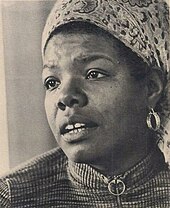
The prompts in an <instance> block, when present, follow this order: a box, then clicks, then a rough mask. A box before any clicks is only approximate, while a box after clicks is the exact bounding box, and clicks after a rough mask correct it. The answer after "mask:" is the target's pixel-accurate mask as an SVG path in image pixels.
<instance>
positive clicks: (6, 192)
mask: <svg viewBox="0 0 170 208" xmlns="http://www.w3.org/2000/svg"><path fill="white" fill-rule="evenodd" d="M9 207H10V187H9V183H8V179H6V180H0V208H9Z"/></svg>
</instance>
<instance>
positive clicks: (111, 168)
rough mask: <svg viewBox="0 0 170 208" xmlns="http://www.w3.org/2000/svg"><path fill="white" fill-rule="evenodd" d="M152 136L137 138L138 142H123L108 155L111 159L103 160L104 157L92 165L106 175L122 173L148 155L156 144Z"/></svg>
mask: <svg viewBox="0 0 170 208" xmlns="http://www.w3.org/2000/svg"><path fill="white" fill-rule="evenodd" d="M145 138H146V137H145ZM152 138H153V137H148V139H143V140H135V141H137V142H135V141H132V142H131V143H126V144H124V145H123V144H121V145H119V146H117V147H115V148H114V151H113V152H112V153H111V154H110V155H109V156H108V157H106V158H109V159H104V160H103V158H102V159H101V160H98V162H97V163H96V162H95V163H92V164H91V166H92V167H93V168H95V169H96V170H98V171H99V172H101V173H102V174H104V175H106V176H116V175H119V174H122V173H124V172H126V171H127V170H129V169H130V168H131V167H132V166H134V165H135V164H136V163H138V162H139V161H141V160H142V159H143V158H145V157H146V155H147V154H148V153H149V152H150V151H151V149H152V148H153V146H154V145H153V144H154V141H153V140H154V139H152ZM140 141H141V142H140Z"/></svg>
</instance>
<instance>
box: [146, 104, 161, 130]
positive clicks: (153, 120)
mask: <svg viewBox="0 0 170 208" xmlns="http://www.w3.org/2000/svg"><path fill="white" fill-rule="evenodd" d="M146 123H147V126H148V128H149V129H151V130H153V131H157V130H158V129H160V126H161V120H160V117H159V115H158V114H157V113H156V112H155V111H154V110H153V108H151V110H150V112H149V114H148V116H147V118H146Z"/></svg>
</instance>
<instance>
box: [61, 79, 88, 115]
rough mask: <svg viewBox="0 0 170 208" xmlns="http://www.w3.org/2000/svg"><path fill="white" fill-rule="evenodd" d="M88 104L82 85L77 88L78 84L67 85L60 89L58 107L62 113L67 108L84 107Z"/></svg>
mask: <svg viewBox="0 0 170 208" xmlns="http://www.w3.org/2000/svg"><path fill="white" fill-rule="evenodd" d="M87 103H88V98H87V95H86V94H85V92H83V90H82V89H81V87H80V85H79V86H77V84H76V82H72V83H67V84H65V86H64V87H63V88H62V89H60V95H59V99H58V104H57V105H58V108H59V109H61V110H62V111H64V110H65V109H66V107H69V108H74V107H84V106H86V105H87Z"/></svg>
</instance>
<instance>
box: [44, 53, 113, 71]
mask: <svg viewBox="0 0 170 208" xmlns="http://www.w3.org/2000/svg"><path fill="white" fill-rule="evenodd" d="M97 59H107V60H108V61H110V62H112V63H114V61H113V59H112V58H111V57H109V56H107V55H104V54H103V53H95V54H93V53H92V54H80V55H78V56H76V57H74V58H73V62H74V63H76V62H78V63H80V62H81V61H82V62H83V63H89V62H91V61H95V60H97ZM57 67H58V66H57V64H54V63H53V64H44V65H43V69H46V68H48V69H56V68H57Z"/></svg>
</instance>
